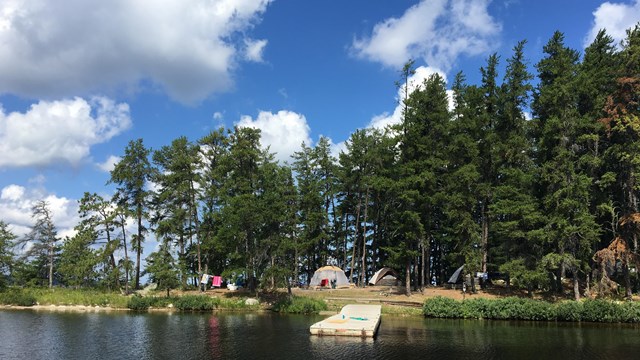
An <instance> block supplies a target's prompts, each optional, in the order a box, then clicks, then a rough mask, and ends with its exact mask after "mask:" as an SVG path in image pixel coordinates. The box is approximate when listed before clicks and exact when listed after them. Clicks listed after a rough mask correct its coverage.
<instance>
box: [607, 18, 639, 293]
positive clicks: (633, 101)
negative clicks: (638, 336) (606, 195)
mask: <svg viewBox="0 0 640 360" xmlns="http://www.w3.org/2000/svg"><path fill="white" fill-rule="evenodd" d="M639 94H640V24H638V25H636V26H635V27H634V28H633V29H629V30H628V31H627V38H626V39H625V41H624V42H623V49H622V51H621V53H620V70H619V74H618V78H617V79H616V84H615V88H614V91H613V93H612V94H611V95H610V96H609V97H607V100H606V103H605V112H606V116H605V117H604V118H602V119H601V122H602V123H603V124H604V126H605V131H606V136H607V140H608V142H609V144H608V148H607V149H606V151H605V155H604V156H605V159H606V169H607V172H606V173H605V175H604V176H603V178H604V180H605V181H608V182H610V183H611V184H612V186H611V188H612V190H613V191H612V194H613V195H612V198H613V199H612V201H613V204H617V209H618V210H619V215H618V216H617V217H618V218H619V219H620V221H621V223H622V224H624V225H623V226H622V227H621V228H620V229H619V231H620V234H619V235H620V237H621V239H622V241H624V242H626V243H628V246H630V249H631V251H632V252H633V253H634V254H637V253H638V249H639V247H638V246H639V245H638V236H637V231H638V225H639V224H640V221H639V220H638V219H640V215H638V213H639V212H640V210H639V208H638V190H639V189H640V182H639V181H638V180H637V179H638V178H639V176H640V165H639V164H640V107H639V104H640V95H639ZM611 208H612V209H615V207H614V206H612V207H611ZM614 217H615V216H614ZM613 222H615V220H614V219H612V223H613ZM629 273H630V271H629V269H628V264H626V263H625V264H624V266H623V276H624V281H625V288H626V295H627V297H629V298H630V297H631V281H630V274H629Z"/></svg>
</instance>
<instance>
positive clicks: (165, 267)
mask: <svg viewBox="0 0 640 360" xmlns="http://www.w3.org/2000/svg"><path fill="white" fill-rule="evenodd" d="M146 261H147V266H146V271H147V273H148V274H149V279H150V280H151V282H153V283H155V284H157V289H158V290H166V291H167V297H169V292H170V291H171V289H175V288H177V287H178V286H180V281H179V280H178V269H177V268H176V264H175V259H174V258H173V255H171V247H170V245H169V243H168V242H166V241H163V242H161V243H160V248H159V249H158V251H156V252H153V253H151V254H149V256H148V257H147V259H146Z"/></svg>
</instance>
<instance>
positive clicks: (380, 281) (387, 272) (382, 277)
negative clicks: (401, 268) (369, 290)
mask: <svg viewBox="0 0 640 360" xmlns="http://www.w3.org/2000/svg"><path fill="white" fill-rule="evenodd" d="M369 285H373V286H397V285H398V274H397V273H396V272H395V271H394V270H393V269H392V268H388V267H383V268H382V269H380V270H378V271H376V273H375V274H373V276H372V277H371V279H370V280H369Z"/></svg>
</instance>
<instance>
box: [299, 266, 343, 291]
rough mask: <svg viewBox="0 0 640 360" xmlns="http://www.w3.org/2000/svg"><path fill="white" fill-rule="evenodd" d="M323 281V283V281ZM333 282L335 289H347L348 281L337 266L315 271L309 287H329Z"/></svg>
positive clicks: (324, 267)
mask: <svg viewBox="0 0 640 360" xmlns="http://www.w3.org/2000/svg"><path fill="white" fill-rule="evenodd" d="M323 280H324V281H323ZM334 281H335V285H336V287H349V286H350V284H349V280H348V279H347V276H346V275H345V274H344V271H342V269H340V268H339V267H337V266H323V267H321V268H320V269H318V270H316V272H315V273H314V274H313V277H312V278H311V281H310V282H309V286H327V287H330V286H331V284H332V282H334Z"/></svg>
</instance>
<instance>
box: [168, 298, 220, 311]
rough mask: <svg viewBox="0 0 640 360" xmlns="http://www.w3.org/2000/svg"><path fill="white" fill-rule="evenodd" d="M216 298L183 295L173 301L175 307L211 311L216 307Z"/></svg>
mask: <svg viewBox="0 0 640 360" xmlns="http://www.w3.org/2000/svg"><path fill="white" fill-rule="evenodd" d="M216 300H217V299H216V298H211V297H209V296H205V295H185V296H181V297H179V298H177V299H176V300H175V302H174V303H173V306H175V308H176V309H179V310H183V311H184V310H191V311H211V310H213V309H215V308H216V307H217V301H216Z"/></svg>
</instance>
